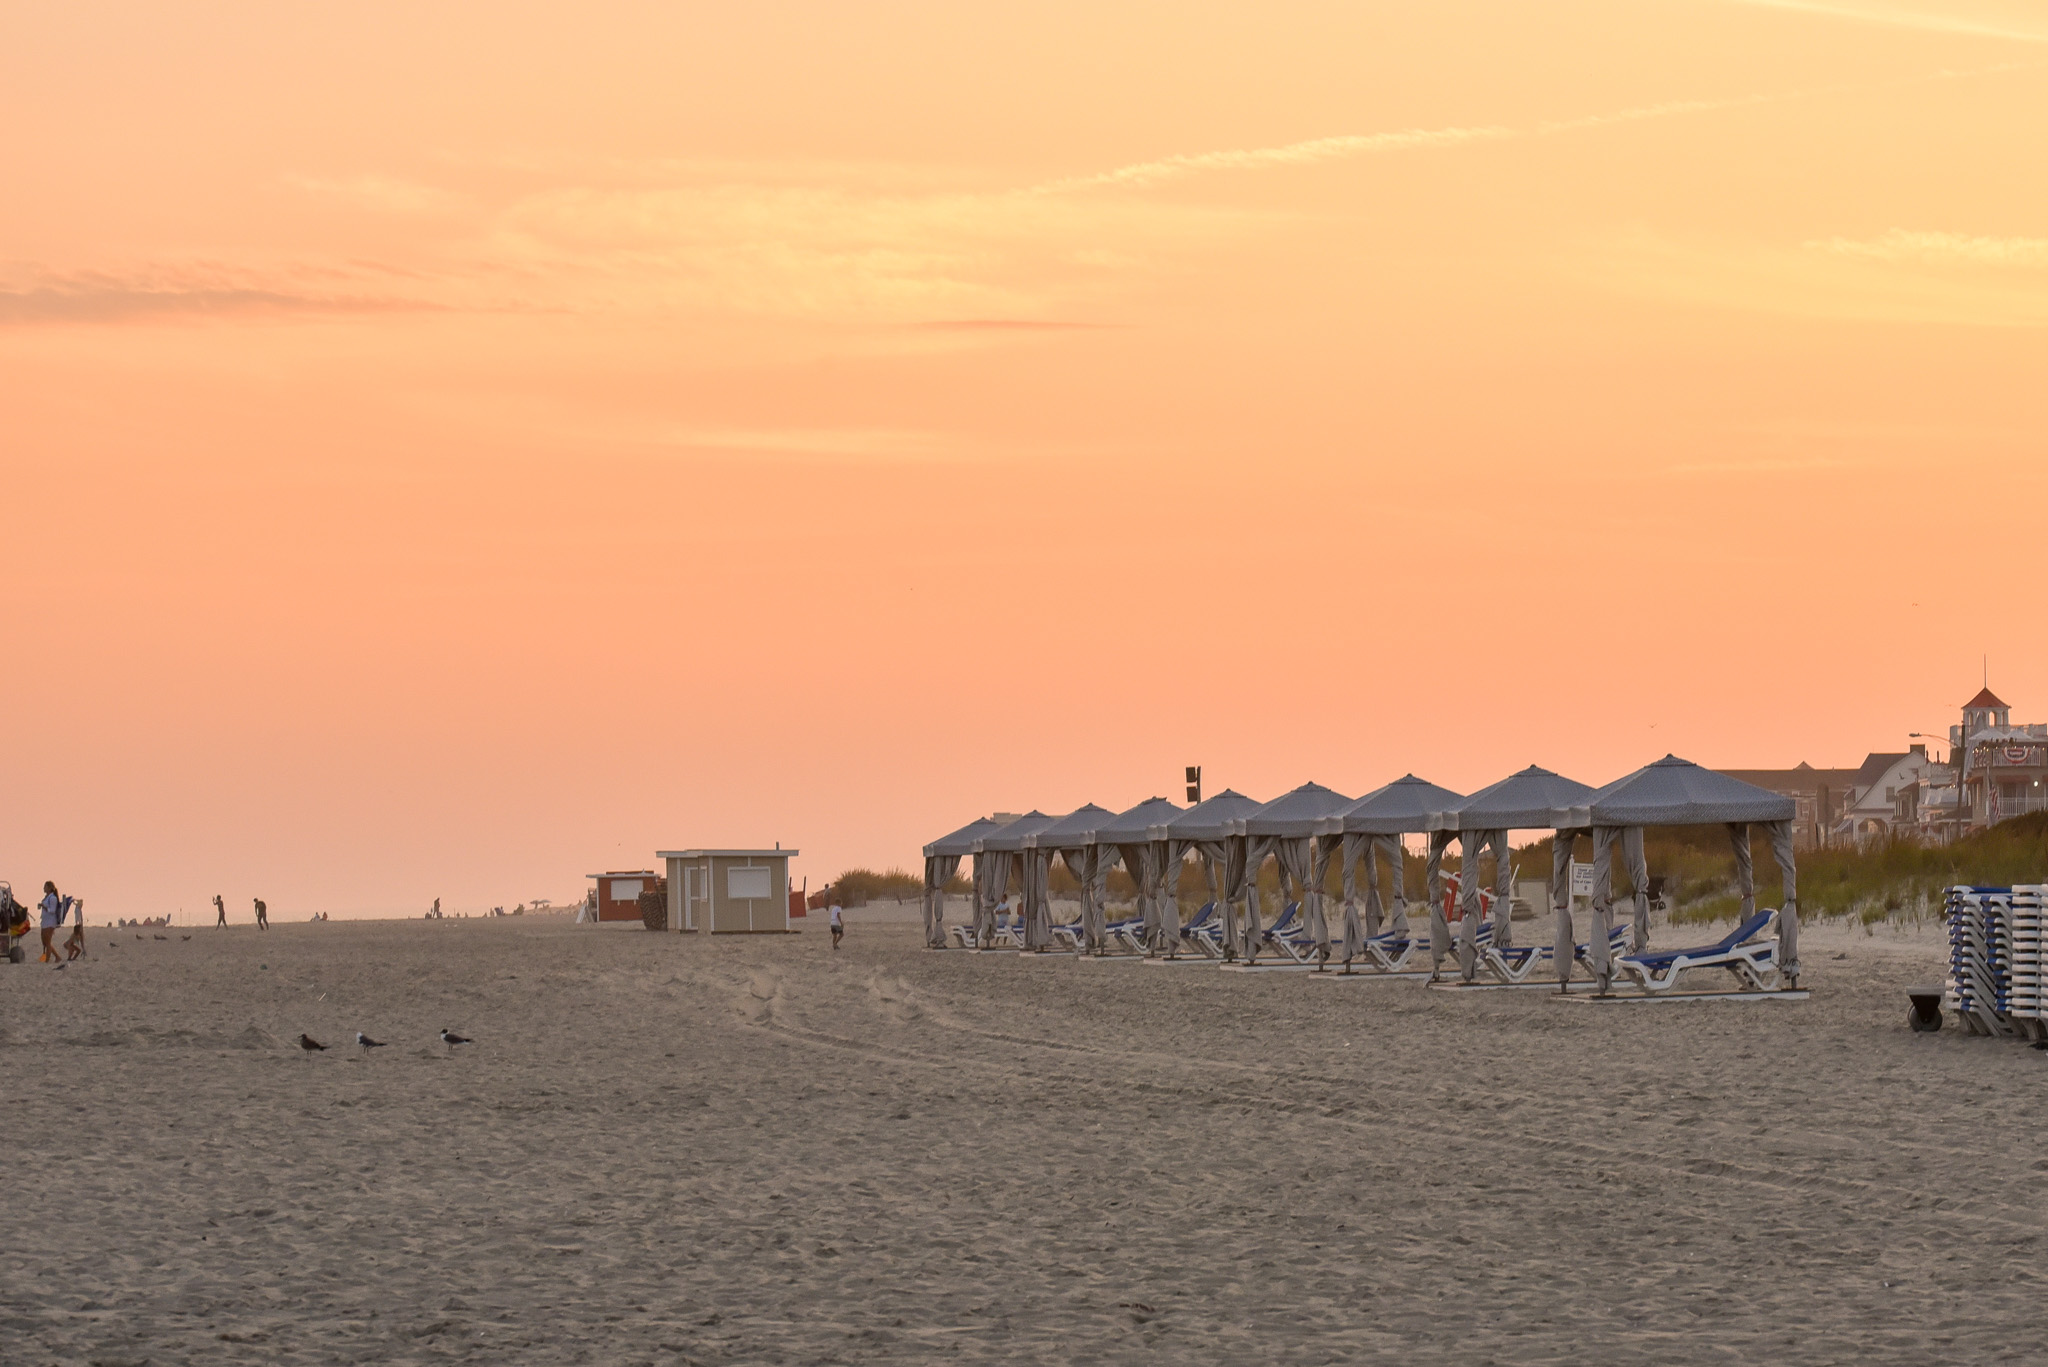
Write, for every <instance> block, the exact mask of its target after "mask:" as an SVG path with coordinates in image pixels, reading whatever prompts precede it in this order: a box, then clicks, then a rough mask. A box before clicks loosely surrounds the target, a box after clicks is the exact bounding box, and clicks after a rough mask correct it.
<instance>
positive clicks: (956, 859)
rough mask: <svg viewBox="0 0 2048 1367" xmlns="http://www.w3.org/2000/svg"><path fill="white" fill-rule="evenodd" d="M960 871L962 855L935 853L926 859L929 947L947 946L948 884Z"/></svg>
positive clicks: (927, 934) (939, 947) (926, 927)
mask: <svg viewBox="0 0 2048 1367" xmlns="http://www.w3.org/2000/svg"><path fill="white" fill-rule="evenodd" d="M958 872H960V856H959V855H957V854H935V855H933V856H931V857H930V858H928V859H926V860H925V861H924V943H925V948H927V949H944V948H945V947H946V884H948V883H950V882H952V881H953V875H954V874H956V873H958Z"/></svg>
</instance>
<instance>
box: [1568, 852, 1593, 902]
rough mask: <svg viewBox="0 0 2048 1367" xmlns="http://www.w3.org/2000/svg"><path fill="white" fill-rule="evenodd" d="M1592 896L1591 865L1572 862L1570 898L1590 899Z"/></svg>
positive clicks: (1576, 861)
mask: <svg viewBox="0 0 2048 1367" xmlns="http://www.w3.org/2000/svg"><path fill="white" fill-rule="evenodd" d="M1592 895H1593V866H1592V865H1591V864H1581V863H1580V862H1579V861H1578V860H1576V859H1574V860H1572V896H1574V897H1591V896H1592Z"/></svg>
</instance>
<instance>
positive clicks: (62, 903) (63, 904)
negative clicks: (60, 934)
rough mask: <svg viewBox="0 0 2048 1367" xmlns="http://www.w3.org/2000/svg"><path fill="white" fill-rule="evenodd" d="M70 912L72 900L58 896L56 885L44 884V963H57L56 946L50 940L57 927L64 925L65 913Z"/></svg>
mask: <svg viewBox="0 0 2048 1367" xmlns="http://www.w3.org/2000/svg"><path fill="white" fill-rule="evenodd" d="M69 910H71V899H70V898H69V897H60V896H58V894H57V885H56V884H55V883H49V882H46V883H44V884H43V901H42V913H43V916H42V922H43V957H42V962H43V963H46V964H53V963H55V962H57V949H56V946H54V945H52V944H51V943H50V938H51V937H52V936H54V935H55V934H56V933H57V927H59V926H61V925H63V924H64V913H65V912H67V911H69Z"/></svg>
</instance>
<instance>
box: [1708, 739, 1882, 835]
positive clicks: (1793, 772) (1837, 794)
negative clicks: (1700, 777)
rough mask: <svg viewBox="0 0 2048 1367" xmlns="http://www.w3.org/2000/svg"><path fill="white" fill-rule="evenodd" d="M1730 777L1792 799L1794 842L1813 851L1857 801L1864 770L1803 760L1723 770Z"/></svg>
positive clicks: (1831, 833) (1832, 831)
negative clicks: (1779, 765)
mask: <svg viewBox="0 0 2048 1367" xmlns="http://www.w3.org/2000/svg"><path fill="white" fill-rule="evenodd" d="M1717 772H1719V773H1723V774H1726V775H1727V776H1728V777H1729V778H1732V779H1738V780H1740V781H1741V782H1743V783H1747V784H1750V785H1752V786H1754V787H1758V788H1762V789H1764V790H1765V791H1766V792H1772V793H1776V794H1778V795H1779V796H1780V797H1789V798H1791V799H1792V804H1793V808H1794V816H1793V818H1792V844H1793V847H1794V848H1795V849H1801V850H1811V849H1815V848H1818V847H1819V846H1822V845H1826V844H1828V843H1829V840H1830V837H1831V836H1832V835H1833V833H1834V831H1835V828H1836V826H1837V825H1838V824H1839V822H1840V821H1841V818H1842V815H1843V813H1844V812H1845V811H1847V810H1848V808H1849V805H1850V804H1851V802H1852V801H1853V800H1854V794H1855V791H1856V780H1857V777H1858V776H1859V775H1860V774H1861V773H1862V772H1863V771H1862V770H1861V769H1816V768H1814V767H1813V766H1812V765H1811V764H1807V763H1805V762H1804V761H1801V762H1800V764H1799V766H1798V767H1797V768H1793V769H1722V770H1719V771H1717Z"/></svg>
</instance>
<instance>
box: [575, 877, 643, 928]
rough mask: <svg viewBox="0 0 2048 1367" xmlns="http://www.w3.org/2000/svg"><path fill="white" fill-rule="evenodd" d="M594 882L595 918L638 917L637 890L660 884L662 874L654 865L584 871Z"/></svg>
mask: <svg viewBox="0 0 2048 1367" xmlns="http://www.w3.org/2000/svg"><path fill="white" fill-rule="evenodd" d="M584 876H585V877H587V878H591V879H593V880H595V881H596V883H597V919H598V920H600V921H637V920H639V919H640V894H641V893H643V892H647V891H650V890H658V889H659V888H660V887H661V875H660V874H658V873H656V872H655V871H654V870H653V869H613V870H611V871H610V872H608V873H592V874H586V875H584Z"/></svg>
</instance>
